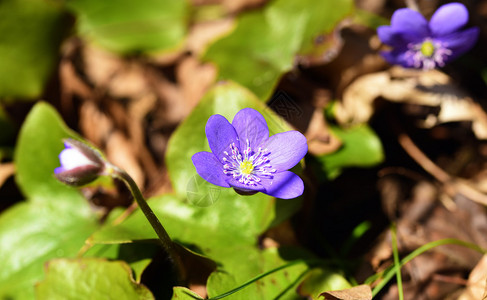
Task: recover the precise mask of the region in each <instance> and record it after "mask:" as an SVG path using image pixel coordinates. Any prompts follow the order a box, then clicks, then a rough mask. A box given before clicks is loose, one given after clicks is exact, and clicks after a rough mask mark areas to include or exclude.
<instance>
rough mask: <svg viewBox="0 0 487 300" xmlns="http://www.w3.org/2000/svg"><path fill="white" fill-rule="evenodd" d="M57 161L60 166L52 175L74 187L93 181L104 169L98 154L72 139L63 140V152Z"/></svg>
mask: <svg viewBox="0 0 487 300" xmlns="http://www.w3.org/2000/svg"><path fill="white" fill-rule="evenodd" d="M59 161H60V163H61V166H60V167H57V168H56V169H55V170H54V175H55V176H56V178H57V179H59V180H60V181H62V182H64V183H66V184H69V185H74V186H80V185H84V184H87V183H90V182H91V181H93V180H95V179H96V178H97V177H98V176H99V175H101V173H102V172H103V170H104V167H105V163H104V160H103V158H102V157H101V155H100V154H99V153H97V152H96V151H95V150H94V149H92V148H91V147H89V146H88V145H86V144H84V143H82V142H80V141H77V140H73V139H66V140H64V150H63V151H61V153H60V154H59Z"/></svg>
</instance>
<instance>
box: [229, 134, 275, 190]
mask: <svg viewBox="0 0 487 300" xmlns="http://www.w3.org/2000/svg"><path fill="white" fill-rule="evenodd" d="M246 143H247V148H246V149H245V150H244V151H243V155H242V153H240V150H239V149H238V147H237V146H236V145H235V143H231V144H230V149H231V153H228V152H227V151H224V152H223V153H224V154H225V155H224V156H223V158H222V160H223V161H224V162H225V164H224V165H223V173H225V174H226V175H231V176H233V178H235V179H237V180H238V181H239V182H240V183H243V184H245V185H249V186H257V185H258V183H259V182H260V181H261V178H272V177H273V174H274V173H275V172H276V169H272V166H271V165H270V160H269V158H268V156H269V154H270V152H269V150H267V149H262V148H260V147H259V148H258V149H257V151H253V150H252V148H251V147H250V142H249V140H246Z"/></svg>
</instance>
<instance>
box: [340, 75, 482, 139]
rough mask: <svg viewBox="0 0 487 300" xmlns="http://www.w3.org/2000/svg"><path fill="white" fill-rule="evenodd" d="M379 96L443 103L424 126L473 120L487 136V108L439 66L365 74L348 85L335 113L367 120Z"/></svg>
mask: <svg viewBox="0 0 487 300" xmlns="http://www.w3.org/2000/svg"><path fill="white" fill-rule="evenodd" d="M378 98H383V99H385V100H389V101H392V102H401V103H407V104H414V105H422V106H430V107H439V108H440V110H439V113H438V114H432V113H431V114H429V115H428V116H427V118H426V120H425V121H423V122H420V126H422V127H426V128H431V127H433V126H436V125H438V124H442V123H446V122H458V121H470V122H472V130H473V132H474V133H475V135H476V136H477V138H479V139H487V115H486V114H485V112H484V111H483V110H482V109H481V108H480V106H479V105H478V104H476V103H475V102H474V101H473V100H472V99H471V98H470V97H469V96H468V95H467V94H466V92H465V91H463V90H461V89H460V88H458V87H457V86H455V85H454V82H453V80H452V79H451V78H450V77H448V76H447V75H446V74H444V73H442V72H440V71H438V70H431V71H428V72H425V71H418V70H406V69H402V68H399V67H394V68H391V69H390V70H388V71H383V72H378V73H372V74H368V75H364V76H361V77H359V78H358V79H356V80H355V81H354V82H353V83H352V84H350V85H349V86H348V87H347V88H346V89H345V91H344V93H343V99H342V102H341V103H339V104H338V105H337V106H336V110H335V116H336V118H337V120H338V121H339V122H340V123H342V124H343V123H363V122H367V121H368V120H369V119H370V118H371V116H372V114H373V113H374V106H373V104H374V101H375V100H376V99H378Z"/></svg>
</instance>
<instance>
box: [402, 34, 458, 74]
mask: <svg viewBox="0 0 487 300" xmlns="http://www.w3.org/2000/svg"><path fill="white" fill-rule="evenodd" d="M404 55H405V58H406V60H408V61H410V62H411V64H412V66H414V67H415V68H421V67H422V68H423V69H424V70H431V69H434V68H435V67H436V66H440V67H443V66H444V65H445V60H446V58H448V56H450V55H452V51H451V50H450V49H448V48H447V45H446V44H444V43H442V42H439V41H434V40H432V39H430V38H426V39H424V40H423V41H422V42H421V43H418V44H412V43H411V44H409V45H408V51H406V53H405V54H404Z"/></svg>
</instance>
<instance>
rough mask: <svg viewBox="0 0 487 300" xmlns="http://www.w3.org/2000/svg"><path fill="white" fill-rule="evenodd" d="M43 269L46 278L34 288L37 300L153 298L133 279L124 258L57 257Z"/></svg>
mask: <svg viewBox="0 0 487 300" xmlns="http://www.w3.org/2000/svg"><path fill="white" fill-rule="evenodd" d="M46 272H47V276H46V279H45V280H43V281H42V282H40V283H39V284H38V285H37V287H36V296H37V299H46V300H56V299H118V300H124V299H127V300H132V299H140V300H142V299H146V300H149V299H154V296H153V295H152V293H151V292H150V291H149V290H148V289H147V288H146V287H145V286H143V285H141V284H138V283H136V282H135V281H134V279H133V278H132V274H131V272H132V270H131V269H130V267H129V266H128V265H127V264H126V263H125V262H123V261H106V260H104V259H99V258H98V259H97V258H82V259H56V260H52V261H50V262H49V263H48V265H47V269H46Z"/></svg>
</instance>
